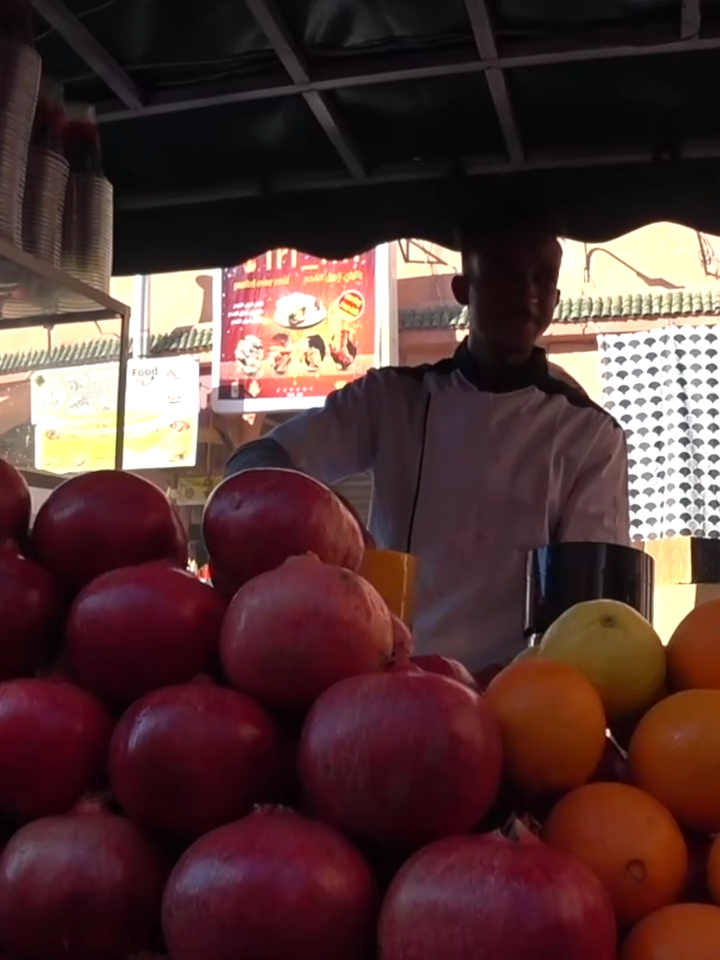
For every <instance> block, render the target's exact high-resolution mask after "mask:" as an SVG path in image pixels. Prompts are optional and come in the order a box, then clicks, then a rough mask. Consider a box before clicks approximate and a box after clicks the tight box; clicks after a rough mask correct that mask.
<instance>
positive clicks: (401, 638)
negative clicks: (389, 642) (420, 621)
mask: <svg viewBox="0 0 720 960" xmlns="http://www.w3.org/2000/svg"><path fill="white" fill-rule="evenodd" d="M390 619H391V620H392V629H393V635H392V636H393V659H394V660H405V659H407V657H409V656H411V654H412V652H413V647H414V646H415V643H414V641H413V635H412V633H411V631H410V627H409V626H408V625H407V624H406V623H405V622H404V621H403V620H401V619H400V617H398V616H396V615H395V614H394V613H391V614H390Z"/></svg>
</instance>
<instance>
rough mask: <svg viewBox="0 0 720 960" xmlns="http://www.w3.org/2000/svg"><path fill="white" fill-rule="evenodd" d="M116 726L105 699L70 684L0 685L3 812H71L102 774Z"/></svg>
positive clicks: (18, 816)
mask: <svg viewBox="0 0 720 960" xmlns="http://www.w3.org/2000/svg"><path fill="white" fill-rule="evenodd" d="M111 731H112V721H111V720H110V717H109V716H108V714H107V713H106V711H105V709H104V708H103V707H102V706H101V704H99V703H98V702H97V700H95V698H94V697H92V696H91V695H90V694H89V693H86V692H85V691H84V690H80V689H78V688H77V687H74V686H72V685H71V684H69V683H57V682H54V681H48V680H36V679H25V680H9V681H8V682H6V683H2V684H0V816H7V817H10V818H12V819H13V820H16V821H25V820H34V819H36V818H37V817H44V816H48V815H50V814H54V813H66V812H67V811H68V810H69V809H70V807H72V805H73V804H74V803H75V802H76V801H77V800H79V799H80V797H81V796H82V795H83V793H85V792H86V791H87V790H88V789H90V788H91V787H92V786H93V785H94V784H95V783H96V782H97V781H98V779H99V777H100V776H101V774H102V772H103V770H104V765H105V759H106V756H107V748H108V743H109V740H110V734H111Z"/></svg>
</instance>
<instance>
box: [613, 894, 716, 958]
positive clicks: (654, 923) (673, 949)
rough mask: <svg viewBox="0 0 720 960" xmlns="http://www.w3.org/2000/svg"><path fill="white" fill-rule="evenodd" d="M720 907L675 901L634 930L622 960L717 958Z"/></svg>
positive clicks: (621, 951)
mask: <svg viewBox="0 0 720 960" xmlns="http://www.w3.org/2000/svg"><path fill="white" fill-rule="evenodd" d="M719 945H720V908H718V907H715V906H712V905H711V904H708V903H675V904H673V905H672V906H669V907H663V909H662V910H658V911H657V912H656V913H651V914H650V916H649V917H646V918H645V919H644V920H642V921H641V922H640V923H639V924H638V925H637V926H636V927H635V929H634V930H631V931H630V934H629V935H628V937H627V939H626V940H625V943H624V944H623V945H622V948H621V950H620V954H619V957H618V960H717V958H718V956H720V953H719V952H718V951H719V950H720V946H719Z"/></svg>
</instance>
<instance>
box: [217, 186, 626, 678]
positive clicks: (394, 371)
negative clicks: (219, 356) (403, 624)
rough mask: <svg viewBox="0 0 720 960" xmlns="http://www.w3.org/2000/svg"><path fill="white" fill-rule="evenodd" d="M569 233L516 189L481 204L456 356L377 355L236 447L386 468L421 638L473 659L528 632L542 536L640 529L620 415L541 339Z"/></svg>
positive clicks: (387, 501)
mask: <svg viewBox="0 0 720 960" xmlns="http://www.w3.org/2000/svg"><path fill="white" fill-rule="evenodd" d="M558 234H559V232H558V230H557V227H556V225H555V224H554V223H553V221H552V219H551V218H550V217H549V216H548V215H546V214H545V213H544V212H542V211H536V210H533V209H531V208H529V207H524V206H521V205H517V204H515V205H512V204H508V205H498V206H497V207H496V208H495V209H492V210H487V211H485V213H484V214H483V215H481V216H479V217H476V218H474V219H473V220H472V221H470V222H469V223H468V224H467V226H466V227H465V228H464V230H463V231H462V235H461V237H460V245H461V250H462V274H460V275H459V276H456V277H454V278H453V292H454V294H455V297H456V299H457V300H458V302H459V303H461V304H463V305H464V306H467V308H468V315H469V325H470V334H469V337H468V338H467V339H466V340H465V341H464V342H463V343H462V344H461V345H460V346H459V347H458V349H457V351H456V352H455V354H454V356H452V357H450V358H448V359H446V360H441V361H440V362H439V363H436V364H434V365H426V366H421V367H410V368H402V367H399V368H398V367H386V368H384V369H380V370H371V371H370V372H369V373H368V374H367V376H365V377H363V378H362V379H360V380H357V381H355V382H354V383H352V384H350V385H349V386H346V387H344V388H343V389H342V390H339V391H337V392H336V393H333V394H331V395H330V396H329V397H328V398H327V401H326V402H325V405H324V406H323V407H322V408H321V409H318V410H313V411H310V412H308V413H305V414H303V415H301V416H298V417H296V418H294V419H293V420H291V421H289V422H288V423H285V424H283V425H282V426H280V427H277V428H276V429H275V430H273V431H272V432H271V433H270V434H268V435H267V437H265V438H263V439H261V440H256V441H254V442H253V443H250V444H248V445H246V446H245V447H243V448H241V449H240V450H238V451H236V452H235V454H234V455H233V456H232V458H231V459H230V461H229V463H228V470H227V472H228V473H235V472H238V471H240V470H243V469H246V468H248V467H254V466H279V467H293V468H295V469H298V470H302V471H305V472H306V473H308V474H311V475H312V476H314V477H317V478H318V479H320V480H323V481H325V482H326V483H336V482H337V481H338V480H341V479H342V478H343V477H346V476H349V475H351V474H357V473H363V472H365V471H372V474H373V479H374V495H373V503H372V510H371V518H370V524H369V525H370V530H371V532H372V534H373V535H374V537H375V538H376V540H377V543H378V545H379V546H381V547H385V548H388V549H392V550H404V551H407V552H410V553H413V554H415V555H416V556H417V557H418V559H419V564H418V567H419V581H418V585H417V598H416V614H415V622H414V633H415V638H416V645H417V649H418V652H421V653H430V652H433V653H439V654H443V655H445V656H448V657H453V658H456V659H458V660H461V661H462V662H463V663H464V664H465V665H466V666H467V667H468V668H469V669H470V670H473V671H480V670H482V669H484V668H486V667H487V666H488V665H490V664H504V663H507V662H508V661H509V660H511V659H512V658H513V656H515V655H516V654H517V653H518V652H519V651H520V650H521V649H522V647H523V646H524V639H523V633H522V630H523V613H524V594H525V563H526V557H527V553H528V551H529V550H530V549H532V548H533V547H537V546H541V545H543V544H545V543H548V542H552V541H558V540H560V541H563V540H565V541H572V540H584V541H601V542H608V543H627V542H628V541H629V530H630V522H629V516H628V482H627V452H626V445H625V437H624V434H623V432H622V429H621V428H620V427H619V426H618V424H617V423H616V422H615V421H614V420H613V419H612V417H611V416H610V415H609V414H608V413H606V412H605V411H604V410H603V409H602V408H601V407H598V406H597V405H596V404H594V403H593V402H592V401H591V400H590V399H589V398H588V397H587V395H586V394H585V393H584V392H583V390H582V389H581V388H580V387H579V386H578V385H577V384H576V383H574V382H573V381H571V380H570V379H569V378H568V376H567V374H564V373H563V371H561V370H559V369H558V368H556V367H553V366H552V365H551V364H549V363H548V361H547V359H546V356H545V352H544V351H543V350H541V349H540V348H538V347H537V346H536V343H537V340H538V339H539V337H540V336H541V335H542V334H543V333H544V332H545V330H546V329H547V327H548V325H549V324H550V322H551V319H552V316H553V312H554V310H555V307H556V305H557V303H558V299H559V296H560V294H559V291H558V277H559V273H560V263H561V260H562V248H561V245H560V242H559V240H558Z"/></svg>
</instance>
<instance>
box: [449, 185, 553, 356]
mask: <svg viewBox="0 0 720 960" xmlns="http://www.w3.org/2000/svg"><path fill="white" fill-rule="evenodd" d="M559 236H560V230H559V227H558V224H557V222H556V221H555V220H554V218H553V217H552V216H551V215H550V214H549V213H548V212H547V211H545V210H542V209H536V208H534V207H531V206H529V205H525V204H521V203H502V204H496V205H495V206H493V207H488V208H487V209H485V210H483V211H481V212H480V213H478V214H477V215H474V216H473V217H471V218H470V219H468V220H467V221H466V222H465V223H464V224H463V226H462V228H461V231H460V237H459V243H460V250H461V252H462V269H463V272H462V274H460V275H458V276H456V277H454V278H453V284H452V287H453V293H454V294H455V298H456V299H457V301H458V303H461V304H462V305H463V306H467V308H468V313H469V320H470V334H471V342H472V343H473V344H476V345H478V346H479V347H480V348H481V349H483V350H486V351H487V353H488V355H489V356H491V357H493V358H495V359H497V360H501V361H505V362H509V363H521V362H522V361H523V360H525V359H527V357H529V355H530V353H531V352H532V349H533V347H534V346H535V344H536V342H537V340H538V338H539V337H540V336H542V334H543V333H544V332H545V330H546V329H547V327H548V326H549V324H550V321H551V320H552V316H553V313H554V311H555V307H556V306H557V303H558V300H559V298H560V292H559V290H558V277H559V275H560V264H561V261H562V247H561V246H560V242H559V240H558V237H559Z"/></svg>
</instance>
